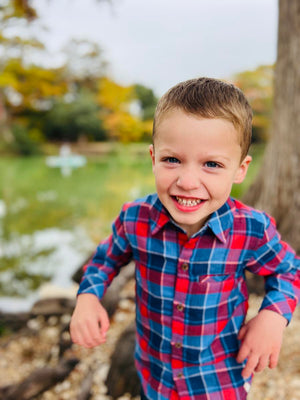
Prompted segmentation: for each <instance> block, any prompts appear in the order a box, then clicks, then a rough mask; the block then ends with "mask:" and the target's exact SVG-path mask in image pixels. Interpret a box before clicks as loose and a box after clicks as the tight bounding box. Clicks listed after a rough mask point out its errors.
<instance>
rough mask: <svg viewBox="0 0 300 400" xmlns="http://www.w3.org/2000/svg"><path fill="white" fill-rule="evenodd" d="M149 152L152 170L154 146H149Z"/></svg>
mask: <svg viewBox="0 0 300 400" xmlns="http://www.w3.org/2000/svg"><path fill="white" fill-rule="evenodd" d="M149 152H150V156H151V160H152V169H153V168H154V165H155V155H154V146H153V144H150V146H149Z"/></svg>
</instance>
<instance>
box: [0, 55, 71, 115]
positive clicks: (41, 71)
mask: <svg viewBox="0 0 300 400" xmlns="http://www.w3.org/2000/svg"><path fill="white" fill-rule="evenodd" d="M58 72H59V71H58V70H55V69H45V68H42V67H38V66H36V65H32V66H24V65H23V64H22V62H21V61H20V60H19V59H11V60H10V61H9V62H8V63H7V64H6V65H5V67H4V69H3V72H2V73H1V75H0V87H3V88H11V89H12V90H14V91H15V92H16V93H18V94H19V96H20V98H21V99H22V101H21V104H20V106H19V107H21V108H23V107H28V108H32V109H35V108H36V107H37V104H38V102H39V101H41V100H46V99H48V98H52V97H56V96H61V95H63V94H65V93H66V92H67V83H66V82H65V81H64V80H63V78H62V77H60V74H59V73H58ZM7 101H8V102H9V101H10V99H9V98H8V99H7Z"/></svg>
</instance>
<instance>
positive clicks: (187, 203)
mask: <svg viewBox="0 0 300 400" xmlns="http://www.w3.org/2000/svg"><path fill="white" fill-rule="evenodd" d="M174 197H175V199H176V200H177V202H178V204H180V205H181V206H184V207H195V206H198V205H199V204H200V203H201V202H202V200H200V199H193V198H191V199H188V198H184V197H178V196H174Z"/></svg>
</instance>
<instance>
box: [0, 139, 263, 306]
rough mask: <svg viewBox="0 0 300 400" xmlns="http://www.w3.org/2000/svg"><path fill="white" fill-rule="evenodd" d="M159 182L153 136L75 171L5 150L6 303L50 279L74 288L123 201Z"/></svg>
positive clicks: (1, 211)
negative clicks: (152, 150) (151, 144)
mask: <svg viewBox="0 0 300 400" xmlns="http://www.w3.org/2000/svg"><path fill="white" fill-rule="evenodd" d="M258 166H259V163H257V164H256V167H255V168H254V169H253V167H252V171H254V172H255V170H257V168H258ZM254 175H255V174H254V173H253V172H252V176H249V174H248V176H249V178H250V179H248V181H247V182H245V185H246V186H248V185H249V183H250V182H251V180H252V179H253V176H254ZM245 185H244V183H243V185H238V187H236V188H234V192H233V195H234V196H239V195H240V194H241V192H242V191H243V190H244V188H245ZM154 190H155V187H154V178H153V174H152V168H151V160H150V157H149V154H148V145H147V144H145V145H139V146H135V145H128V146H126V145H124V146H120V145H118V146H116V147H115V148H112V150H111V151H110V152H106V153H104V154H102V155H101V156H100V155H99V156H94V157H89V158H88V159H87V163H86V165H84V166H83V167H82V168H79V169H75V170H74V171H72V174H70V175H68V176H64V175H62V174H61V171H60V169H59V168H50V167H48V166H47V165H46V158H45V157H30V158H9V157H1V158H0V311H1V310H5V311H19V310H28V309H29V307H30V305H31V304H32V303H33V302H34V301H35V300H37V299H38V298H39V297H40V296H41V293H44V292H45V287H49V285H52V287H54V288H56V290H58V289H62V290H64V291H65V293H66V291H68V290H69V289H70V288H72V280H71V276H72V274H73V273H74V272H75V271H76V270H77V268H78V267H79V266H80V265H81V264H82V262H84V261H85V260H86V258H87V257H89V256H90V255H91V254H92V252H93V251H94V249H95V247H96V245H97V243H98V242H99V240H101V239H103V238H104V237H106V236H107V235H108V234H109V233H110V226H111V222H112V221H113V219H114V218H115V217H116V215H117V214H118V212H119V211H120V208H121V206H122V204H123V203H124V202H126V201H130V200H133V199H135V198H138V197H141V196H143V195H145V194H146V193H151V192H153V191H154ZM47 285H48V286H47ZM74 295H75V294H74Z"/></svg>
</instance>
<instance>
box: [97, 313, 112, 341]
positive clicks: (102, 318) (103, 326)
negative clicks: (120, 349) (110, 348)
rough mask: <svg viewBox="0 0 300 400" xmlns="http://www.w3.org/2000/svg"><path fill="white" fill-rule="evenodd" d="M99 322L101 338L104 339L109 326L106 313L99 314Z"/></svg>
mask: <svg viewBox="0 0 300 400" xmlns="http://www.w3.org/2000/svg"><path fill="white" fill-rule="evenodd" d="M99 322H100V333H101V336H102V337H103V338H105V339H106V333H107V331H108V329H109V326H110V322H109V318H108V315H107V313H106V312H105V313H102V314H101V316H100V318H99Z"/></svg>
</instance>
